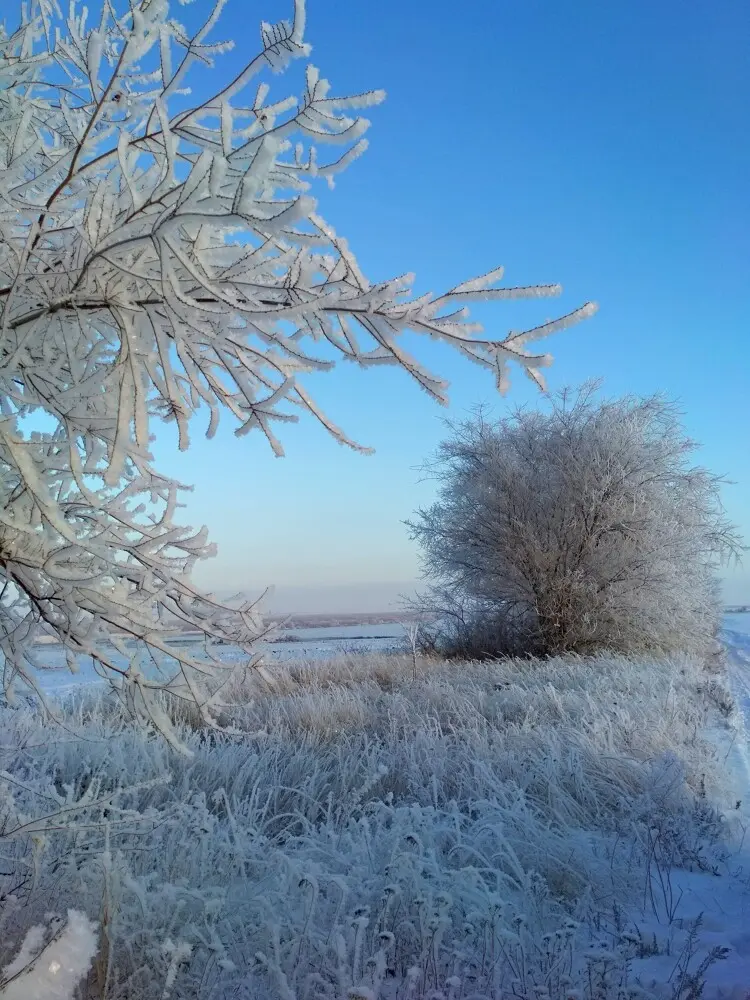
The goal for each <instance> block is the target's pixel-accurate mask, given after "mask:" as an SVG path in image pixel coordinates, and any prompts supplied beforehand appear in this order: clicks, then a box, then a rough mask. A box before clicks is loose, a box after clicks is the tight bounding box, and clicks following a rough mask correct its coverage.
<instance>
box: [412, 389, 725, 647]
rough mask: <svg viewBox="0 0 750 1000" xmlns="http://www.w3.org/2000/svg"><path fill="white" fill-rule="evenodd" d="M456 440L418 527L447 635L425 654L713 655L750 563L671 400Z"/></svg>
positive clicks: (442, 453) (591, 398) (584, 412)
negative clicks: (720, 568) (731, 593)
mask: <svg viewBox="0 0 750 1000" xmlns="http://www.w3.org/2000/svg"><path fill="white" fill-rule="evenodd" d="M594 388H595V387H593V386H591V387H589V388H587V389H584V390H583V391H581V392H580V393H579V394H578V395H577V396H576V397H574V398H572V399H571V398H569V397H568V395H566V394H562V395H560V396H558V397H557V398H554V399H553V400H552V402H551V407H550V409H549V411H548V412H540V411H536V410H524V409H521V410H517V411H516V412H515V413H514V414H513V415H512V416H511V417H510V418H508V419H504V420H501V421H499V422H498V423H494V424H493V423H488V422H486V421H485V420H484V419H483V417H482V415H481V413H480V415H479V416H478V417H477V418H476V419H473V420H470V421H468V422H466V423H463V424H460V425H453V426H452V431H453V433H452V437H450V438H449V439H448V440H447V441H445V442H444V443H443V444H442V445H441V447H440V450H439V453H438V456H437V459H436V461H435V463H434V464H433V465H432V467H431V468H432V471H433V473H434V475H435V477H436V478H437V480H438V482H439V484H440V485H439V493H438V499H437V501H436V502H435V503H434V504H433V505H432V506H431V507H429V508H428V509H426V510H421V511H419V512H418V514H417V518H416V520H415V521H414V522H413V523H411V524H410V527H411V530H412V534H413V537H414V538H416V540H417V541H418V542H419V543H420V545H421V547H422V552H423V556H424V565H425V571H426V576H427V577H428V578H429V579H430V580H432V581H433V586H432V589H430V590H429V591H428V592H427V594H426V595H424V597H423V598H422V600H421V601H420V602H418V605H417V610H418V611H420V612H421V613H425V612H429V613H430V614H431V616H432V618H433V620H435V619H436V620H437V624H431V625H425V626H424V627H423V629H422V642H423V644H424V645H426V646H432V647H433V648H435V649H437V650H438V651H440V652H443V653H447V654H449V655H455V656H459V657H464V656H467V655H471V656H491V655H519V654H522V653H526V654H530V655H555V654H558V653H563V652H571V651H572V652H577V653H583V654H588V653H592V652H595V651H597V650H602V649H610V650H616V651H620V652H627V653H630V652H657V651H658V652H665V651H671V650H675V649H684V650H700V651H701V652H704V651H705V650H707V648H708V646H709V644H710V642H711V639H712V637H713V636H714V635H715V633H716V630H717V628H718V624H719V620H720V613H721V608H720V604H719V596H718V586H717V581H716V578H715V569H716V567H717V565H718V564H719V563H720V562H721V561H722V560H725V559H727V558H730V557H733V556H736V555H738V554H739V552H740V550H741V545H740V541H739V538H738V536H737V534H736V532H735V530H734V528H733V527H732V526H731V525H730V524H729V522H728V521H727V519H726V517H725V515H724V512H723V509H722V506H721V503H720V499H719V488H720V483H721V480H720V479H719V478H718V477H717V476H714V475H712V474H711V473H709V472H707V471H706V470H705V469H703V468H698V467H695V466H692V465H691V464H690V455H691V452H692V451H693V449H694V448H695V445H694V444H693V442H691V441H690V440H689V439H688V438H687V437H686V436H685V433H684V430H683V428H682V427H681V425H680V421H679V419H678V414H677V412H676V410H675V408H674V406H673V405H671V404H670V403H668V402H667V401H666V400H664V399H663V398H661V397H659V396H654V397H650V398H646V399H642V398H637V397H625V398H623V399H616V400H614V401H609V402H600V401H598V400H597V399H596V398H595V394H594Z"/></svg>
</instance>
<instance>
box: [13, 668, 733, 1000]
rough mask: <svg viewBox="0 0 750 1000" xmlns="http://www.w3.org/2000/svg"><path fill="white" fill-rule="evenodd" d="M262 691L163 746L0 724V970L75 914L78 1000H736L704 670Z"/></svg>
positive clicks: (544, 671)
mask: <svg viewBox="0 0 750 1000" xmlns="http://www.w3.org/2000/svg"><path fill="white" fill-rule="evenodd" d="M274 676H275V678H276V684H275V688H274V690H273V691H271V690H270V689H268V688H266V687H264V686H261V685H260V684H259V685H258V686H256V687H253V688H249V687H248V688H247V689H246V690H245V691H244V692H243V699H246V700H247V704H245V705H239V704H233V705H231V706H228V707H227V708H226V709H225V711H224V713H223V718H222V722H223V723H224V724H225V725H226V726H227V727H228V728H229V727H231V728H232V729H233V730H234V732H233V733H226V734H214V733H208V732H207V731H205V730H203V729H200V728H199V727H195V726H193V725H191V724H190V723H191V720H190V719H189V718H188V717H187V716H185V717H184V722H182V723H180V734H181V736H182V738H183V740H184V742H185V744H186V746H187V747H188V749H189V750H190V751H191V754H192V756H190V757H186V756H179V755H177V754H175V753H174V751H172V750H170V748H169V747H168V746H167V745H166V744H165V743H164V742H163V741H161V740H160V739H159V738H156V737H148V736H145V735H144V734H143V732H142V731H138V730H136V729H134V728H132V727H131V726H130V725H129V724H128V723H127V721H125V720H124V718H123V717H122V716H121V714H120V710H119V708H118V707H117V705H116V704H115V703H114V702H112V701H110V700H108V699H107V698H105V697H104V696H103V695H102V694H101V693H96V692H94V691H87V692H86V691H85V692H82V693H79V694H78V695H77V696H76V698H75V700H74V701H69V702H67V703H66V709H65V714H64V727H62V728H55V727H50V725H49V724H48V723H44V722H43V721H42V719H41V718H40V716H39V715H38V714H35V713H34V712H33V711H32V710H30V709H28V708H25V707H23V706H22V707H19V708H10V707H4V708H2V709H1V710H0V711H1V714H2V719H0V728H1V731H2V736H1V737H0V753H1V754H2V756H1V757H0V766H1V767H2V768H3V777H2V785H1V786H0V787H1V794H2V808H3V818H2V827H1V828H0V829H2V841H0V846H1V848H2V858H3V863H2V869H1V871H2V875H0V892H1V893H2V898H3V903H2V907H1V908H0V919H1V920H2V923H3V929H2V936H1V937H0V940H1V941H2V945H1V947H2V949H3V952H2V954H1V955H0V965H5V964H6V963H7V962H8V961H9V960H10V958H11V957H12V956H13V955H14V954H15V952H16V951H17V947H18V945H19V943H20V941H21V939H22V937H23V934H24V933H25V932H26V930H27V929H28V928H29V927H30V926H31V925H33V924H35V923H41V922H44V919H45V915H46V914H48V913H49V912H51V911H54V912H57V913H62V914H64V913H65V911H66V909H67V908H69V907H75V908H77V909H79V910H84V911H85V912H86V913H88V915H89V916H90V917H92V918H93V919H94V920H95V921H96V922H97V924H98V926H99V929H100V950H99V956H98V959H97V963H96V966H95V968H94V970H93V971H92V973H91V976H90V979H89V982H88V984H87V986H86V990H85V991H84V992H82V994H81V995H82V996H86V997H89V996H90V997H103V996H106V997H110V998H112V1000H120V998H128V1000H130V998H135V997H138V998H141V997H143V998H144V1000H150V998H152V997H153V998H158V997H162V996H168V995H169V996H173V997H185V998H189V997H207V998H217V1000H218V998H222V1000H224V998H230V997H231V998H240V997H241V998H248V1000H250V998H259V1000H265V998H277V997H278V998H283V1000H292V998H295V1000H303V998H318V997H320V998H346V997H360V998H364V997H367V998H369V997H380V998H383V1000H386V998H387V1000H390V998H396V997H413V998H426V997H435V998H437V997H440V996H442V997H445V998H449V997H450V998H456V1000H457V998H466V1000H468V998H470V997H471V998H479V997H488V998H492V1000H501V998H503V1000H504V998H506V997H523V998H528V1000H532V998H534V1000H535V998H542V997H552V998H556V1000H562V998H567V997H570V996H582V997H589V998H592V1000H593V998H625V997H631V996H632V997H635V996H652V995H653V996H657V997H670V998H680V1000H684V998H697V997H698V996H700V993H699V992H696V990H697V989H698V986H697V984H698V983H699V982H700V981H702V980H703V979H704V978H705V979H706V980H707V981H708V985H707V987H706V992H705V994H704V995H705V996H706V997H710V996H716V997H718V996H726V997H740V998H742V1000H744V997H745V995H746V994H745V993H744V992H742V988H743V987H745V986H747V985H748V984H749V983H750V955H748V954H747V953H745V954H744V955H743V948H744V949H745V952H750V942H748V938H747V932H746V931H742V930H741V927H742V919H743V915H742V908H743V907H744V906H745V903H746V898H745V896H744V893H745V890H746V886H744V884H743V882H742V876H741V875H740V874H738V869H739V868H740V867H741V856H740V855H738V854H737V850H738V840H737V837H738V833H739V835H740V836H741V832H740V816H741V814H743V812H742V808H740V809H735V808H734V807H735V806H736V805H737V802H736V795H737V793H736V790H735V789H734V788H733V787H732V782H733V781H734V780H735V778H734V777H733V773H734V772H731V771H729V770H728V768H727V764H726V760H725V757H726V755H727V748H732V747H735V748H736V746H737V739H736V737H737V732H736V726H737V725H738V724H739V723H738V719H739V716H738V715H737V714H736V712H735V709H734V708H733V705H732V699H731V695H730V693H729V691H728V690H727V688H726V687H725V683H724V681H723V679H722V675H720V674H716V673H709V672H708V671H707V670H706V668H705V666H704V665H703V664H701V663H699V662H698V661H696V660H691V659H689V658H673V659H670V660H668V661H666V662H632V661H628V660H625V659H622V658H612V657H606V656H603V657H599V658H596V659H590V660H582V659H574V658H568V659H553V660H548V661H546V662H533V661H525V662H520V661H519V662H512V661H507V662H497V663H488V664H482V665H477V664H457V663H451V664H444V663H433V662H429V661H419V662H418V663H417V670H416V675H415V672H414V665H413V663H412V660H411V658H410V657H400V656H383V655H372V656H358V657H350V658H342V659H339V660H336V661H329V662H327V663H322V664H317V665H315V666H312V665H310V666H305V665H282V664H278V665H276V666H275V667H274ZM167 708H168V709H169V710H171V711H173V712H174V711H175V708H174V706H171V707H170V706H167ZM178 717H179V713H178ZM45 817H49V818H48V819H46V818H45ZM745 878H746V876H745ZM717 900H718V901H719V903H718V911H717V907H716V906H715V905H713V903H712V901H717ZM703 904H705V905H703ZM738 907H739V908H740V909H739V910H738ZM727 910H728V913H727V912H725V911H727ZM701 911H704V917H703V920H702V922H700V921H699V922H698V923H696V919H697V918H698V917H699V914H700V913H701ZM716 912H720V913H724V919H723V922H722V921H721V920H718V919H717V917H716ZM705 913H708V915H709V917H710V919H707V917H706V916H705ZM743 935H744V937H743ZM743 942H744V943H743ZM725 947H726V948H729V949H731V951H730V952H729V953H728V954H727V955H725V953H724V952H722V951H720V950H714V951H713V952H712V949H722V948H725ZM701 963H703V965H704V966H705V965H707V966H708V967H707V968H705V969H704V970H703V972H699V974H698V976H697V978H695V981H694V982H693V980H692V979H691V978H690V977H691V976H693V975H694V974H695V973H696V972H697V970H699V968H700V967H701ZM745 976H747V978H744V979H743V977H745ZM170 983H171V984H172V985H171V986H170ZM691 983H692V984H693V985H691ZM720 986H722V988H723V989H724V990H725V992H723V993H719V992H717V991H718V989H719V987H720ZM165 989H166V992H164V991H165ZM639 990H641V992H639ZM691 990H692V992H691ZM712 990H713V992H711V991H712ZM86 991H87V992H86ZM170 991H171V992H170ZM643 991H645V992H643ZM11 995H12V994H11ZM20 995H21V994H19V996H20Z"/></svg>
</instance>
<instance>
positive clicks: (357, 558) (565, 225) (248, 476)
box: [155, 0, 750, 611]
mask: <svg viewBox="0 0 750 1000" xmlns="http://www.w3.org/2000/svg"><path fill="white" fill-rule="evenodd" d="M205 6H206V3H205V0H197V2H196V4H195V7H196V8H201V9H205ZM289 8H291V0H289V2H286V0H254V2H253V3H244V2H243V0H229V3H228V5H227V8H226V13H225V15H224V17H223V19H222V22H221V27H220V29H219V30H218V31H217V37H221V38H225V37H233V38H234V39H235V40H237V41H238V43H239V45H238V48H239V50H240V51H239V52H238V53H233V54H231V55H230V56H229V57H227V58H226V59H225V60H223V61H222V60H220V61H219V67H220V69H219V71H220V72H225V71H226V72H230V71H231V69H232V68H233V67H235V66H236V64H237V62H238V61H239V58H240V56H241V55H242V54H246V53H247V51H253V50H254V48H255V44H256V41H255V40H256V38H257V22H259V21H260V20H261V19H264V20H275V19H278V18H279V17H281V16H285V15H286V14H287V13H288V10H289ZM184 10H187V11H189V10H190V8H184V9H183V8H179V9H178V10H177V16H179V17H183V12H184ZM458 10H460V12H461V16H459V14H458V13H457V11H458ZM467 11H468V12H469V14H468V15H467V14H466V12H467ZM185 16H186V15H185ZM191 16H192V15H191ZM307 37H308V40H309V41H310V42H311V43H312V45H313V52H312V56H311V61H312V62H313V63H315V65H317V66H319V67H320V69H321V72H322V75H324V76H326V77H328V78H329V79H330V80H331V82H332V85H333V89H334V91H335V92H338V93H352V92H359V91H362V90H365V89H370V88H378V87H383V88H385V89H386V91H387V92H388V99H387V101H386V102H385V104H383V105H382V106H381V107H379V108H376V109H373V110H372V111H370V112H368V117H370V118H371V119H372V122H373V125H372V128H371V129H370V132H369V134H368V138H369V140H370V144H371V145H370V149H369V151H368V152H367V153H366V155H365V156H364V157H363V158H362V159H360V160H359V161H357V162H356V163H355V164H354V165H353V166H352V167H351V168H350V169H349V170H348V171H347V172H346V173H345V174H343V175H341V176H340V177H339V178H338V180H337V187H336V189H335V190H334V191H332V192H329V191H328V190H327V189H326V188H325V187H324V186H323V185H321V186H320V189H316V191H315V192H314V193H315V194H316V195H317V196H318V197H319V199H320V211H321V212H322V214H324V215H325V216H326V217H327V218H329V220H330V221H331V222H332V223H333V225H334V226H335V227H336V228H337V230H338V231H339V232H340V233H341V234H343V235H345V236H346V237H347V238H348V240H349V242H350V245H351V247H352V249H353V250H354V251H355V253H356V254H357V256H358V258H359V261H360V264H361V266H362V268H363V270H364V271H365V273H366V274H367V275H368V277H370V278H373V279H379V278H384V277H389V276H394V275H397V274H401V273H402V272H404V271H414V272H416V274H417V289H418V290H419V291H426V290H430V289H432V290H435V291H442V290H445V289H446V288H448V287H450V286H451V285H453V284H455V283H456V282H458V281H460V280H463V279H465V278H467V277H470V276H472V275H474V274H479V273H482V272H484V271H486V270H488V269H489V268H491V267H494V266H496V265H497V264H504V265H505V267H506V279H507V282H508V283H509V284H533V283H537V282H540V283H549V282H557V281H559V282H561V283H562V284H563V286H564V295H563V297H562V299H561V300H559V301H557V302H554V303H549V302H547V303H533V302H531V303H525V304H520V305H518V306H513V307H512V308H508V307H507V306H505V305H503V304H497V305H495V306H492V307H486V308H483V309H482V310H481V319H482V320H483V322H485V324H486V328H487V331H488V332H489V333H491V334H492V335H503V334H504V333H505V332H507V330H508V329H509V328H511V327H514V326H515V327H517V326H518V325H520V324H521V323H524V324H529V325H530V324H532V323H534V322H538V321H541V320H543V319H546V318H548V317H550V316H551V315H553V314H554V315H557V314H559V313H562V312H565V311H568V309H571V308H573V307H575V306H577V305H580V304H582V303H583V302H584V301H586V300H587V299H595V300H596V301H597V302H598V303H599V306H600V312H599V314H598V315H597V316H596V317H595V318H594V319H593V320H588V321H587V322H586V323H584V324H582V325H580V326H577V327H574V328H573V329H571V330H569V331H566V332H563V333H560V334H557V335H556V336H555V337H554V338H553V339H551V340H550V341H549V342H548V344H547V345H545V349H549V350H551V351H552V353H553V354H554V356H555V364H554V366H553V367H552V369H550V370H549V373H548V374H549V383H550V387H551V388H552V389H559V388H561V387H563V386H566V385H577V384H580V383H581V382H583V381H585V380H587V379H590V378H597V377H600V378H601V379H602V380H603V392H604V393H605V394H607V395H619V394H622V393H626V392H634V393H644V394H645V393H652V392H654V391H664V392H666V393H668V394H669V395H670V396H671V397H674V398H676V399H677V400H679V402H680V404H681V406H682V408H683V410H684V413H685V423H686V426H687V428H688V430H689V432H690V434H691V435H692V436H693V437H695V438H696V439H697V440H699V441H700V442H701V443H702V445H703V447H702V449H701V451H700V453H699V459H700V461H701V462H702V463H703V464H706V465H708V466H709V467H710V468H711V469H713V470H714V471H716V472H721V473H724V474H726V475H727V476H728V478H729V479H732V480H734V481H735V483H736V485H734V486H731V487H730V486H727V487H726V489H725V491H724V497H725V503H726V507H727V509H728V511H729V513H730V515H731V517H732V518H733V519H734V520H735V521H736V522H737V523H738V524H739V525H740V526H741V528H742V530H743V532H744V533H745V535H746V536H748V537H750V442H749V441H748V427H749V426H750V400H749V398H748V392H747V383H748V374H749V371H750V346H749V345H748V334H749V333H750V319H749V318H748V317H750V308H749V307H750V194H749V193H748V177H749V176H750V137H749V136H748V128H747V126H748V120H750V119H749V117H748V112H749V111H750V107H749V105H750V59H748V42H750V7H749V6H748V5H747V4H746V3H745V2H744V0H726V2H724V3H722V4H715V5H708V6H707V5H705V4H700V5H699V4H697V3H692V2H685V0H680V2H678V0H661V2H659V3H653V2H650V0H629V2H628V3H624V2H621V0H616V2H612V3H607V4H602V3H600V2H595V0H579V2H578V3H576V4H565V5H563V4H553V3H550V2H549V0H547V2H543V0H528V2H526V3H524V4H510V3H506V2H505V0H472V2H471V3H470V4H465V5H462V6H461V7H460V8H456V6H455V5H454V4H451V3H448V2H447V0H434V2H433V3H431V4H429V5H422V4H409V5H404V4H403V3H401V2H397V0H380V2H379V3H377V4H366V3H357V2H351V3H346V4H344V3H330V2H324V0H309V2H308V29H307ZM246 40H247V41H246ZM222 62H223V63H224V66H222ZM294 82H295V84H296V83H297V82H298V78H297V77H296V76H295V78H294ZM290 83H291V81H289V82H288V81H287V78H285V77H283V76H282V77H278V78H274V79H273V80H272V84H273V87H274V88H275V90H274V92H275V93H276V94H277V95H278V96H282V95H285V94H286V93H287V92H288V91H289V90H290ZM553 310H554V312H553ZM409 346H410V348H413V350H414V353H416V354H418V355H419V357H420V358H421V359H422V360H423V361H425V362H426V363H428V364H429V365H431V366H432V367H433V368H434V369H435V370H437V371H438V372H439V373H441V374H442V375H444V376H446V377H448V378H449V379H450V381H451V383H452V392H451V398H452V407H451V410H450V411H449V412H447V413H446V412H445V411H442V410H440V409H439V408H438V407H437V406H436V405H435V404H434V403H432V402H431V401H430V400H429V399H428V398H427V397H426V395H424V394H423V393H422V392H420V391H419V389H418V388H417V386H416V385H414V384H410V383H409V380H408V378H407V377H406V376H405V375H404V374H403V373H401V372H398V371H394V370H389V369H383V368H380V369H374V370H370V371H366V372H361V371H359V370H357V369H354V368H343V369H342V370H341V371H339V372H337V373H335V374H320V375H317V376H311V377H310V378H308V380H307V382H306V385H307V386H308V388H310V389H311V391H312V392H313V394H314V395H315V396H316V398H317V399H318V401H319V402H320V403H322V404H323V406H324V408H326V409H327V411H328V413H329V415H330V416H331V417H332V418H333V419H334V421H335V422H336V423H338V424H339V425H341V426H343V428H344V429H345V430H346V431H347V432H348V433H349V434H350V435H351V436H353V437H354V438H356V439H357V440H359V441H361V442H362V443H363V444H367V445H372V446H374V447H375V448H376V449H377V451H376V454H375V455H374V456H372V457H363V456H361V455H359V454H356V453H354V452H350V451H347V450H345V449H343V448H341V447H340V446H338V445H337V444H336V443H335V442H334V441H333V440H331V439H329V438H328V437H327V436H326V435H325V433H324V432H323V431H322V430H321V429H320V428H319V427H318V426H315V425H313V424H312V423H311V422H309V421H303V422H301V423H300V424H299V425H298V426H296V427H294V426H290V427H288V428H282V431H283V435H282V436H283V441H284V444H285V446H286V451H287V457H286V458H285V459H283V460H277V459H274V458H273V457H272V456H271V455H270V453H269V451H268V448H267V445H266V444H265V442H264V441H263V440H261V438H260V437H259V436H254V435H250V436H249V437H245V438H240V439H237V438H235V437H234V436H233V434H232V427H231V426H230V424H229V421H225V424H224V426H223V428H222V429H221V430H220V432H219V435H218V436H217V438H216V439H215V440H213V441H211V442H206V441H205V440H204V439H203V438H202V436H201V435H202V430H203V427H202V426H201V425H200V420H199V421H197V422H196V423H195V426H194V446H193V448H192V449H191V450H190V451H189V452H188V453H187V454H184V455H177V454H176V452H175V449H174V439H173V437H172V434H171V431H169V430H168V431H166V432H164V433H160V435H159V439H158V441H157V445H156V449H155V451H156V455H157V459H158V463H157V464H159V463H160V464H161V466H162V467H164V468H165V470H167V471H171V472H174V473H175V474H176V475H177V476H178V478H180V479H181V480H182V481H183V482H186V483H193V484H194V485H195V489H194V492H193V493H192V494H191V495H190V496H189V498H187V511H186V512H185V514H184V519H185V520H187V521H188V522H189V523H192V524H194V525H199V524H203V523H205V524H207V525H208V526H209V529H210V534H211V537H212V538H213V539H214V540H215V541H216V542H217V543H218V547H219V555H218V557H217V558H216V559H214V560H212V561H211V562H207V563H204V564H202V565H201V566H200V567H199V569H198V571H197V573H196V580H197V581H198V582H199V583H200V584H202V585H203V586H206V587H209V588H211V589H215V590H219V591H222V592H226V591H231V590H255V589H260V588H261V587H263V586H265V585H266V584H276V585H277V588H278V592H277V597H276V599H275V606H276V607H277V608H278V609H279V610H300V611H304V610H321V611H324V610H341V611H346V610H376V609H380V608H382V607H384V602H390V601H391V600H393V599H394V598H395V596H396V595H397V594H398V593H399V592H404V591H407V590H410V589H411V587H412V586H413V582H414V581H415V580H416V578H417V577H418V572H419V570H418V557H417V552H416V550H415V548H414V546H413V545H412V543H411V542H410V541H409V539H408V534H407V531H406V529H405V528H404V526H403V523H402V522H403V521H404V519H406V518H408V517H409V516H410V515H411V513H412V512H413V510H414V509H415V507H417V506H419V505H420V504H426V503H428V502H429V500H430V498H431V496H432V486H431V485H430V484H429V483H425V482H419V473H418V471H417V467H418V465H419V464H420V462H421V461H422V460H423V459H424V458H425V457H426V456H427V455H429V453H430V452H432V451H433V450H434V448H435V446H436V445H437V443H438V441H439V440H440V437H441V434H442V433H443V427H442V424H441V418H442V417H444V416H453V417H460V416H462V415H465V414H466V412H467V411H468V410H469V409H470V408H471V407H472V406H474V405H475V404H477V403H479V402H484V403H487V404H490V406H491V407H492V409H493V412H494V413H496V414H498V415H499V414H502V413H503V412H506V408H507V407H509V406H511V405H513V404H515V403H521V402H531V401H532V400H533V399H534V395H535V390H534V389H533V387H532V386H531V385H530V384H529V383H528V382H527V381H526V380H525V379H524V377H523V375H522V374H521V373H520V371H515V372H514V373H513V374H514V376H515V378H514V382H513V386H512V389H511V392H510V394H509V396H508V398H507V399H505V400H503V399H501V398H499V397H497V395H496V393H495V392H494V389H493V386H492V383H491V379H490V377H489V375H488V374H487V373H485V372H483V371H482V370H480V369H478V368H475V367H474V366H471V365H470V364H469V363H468V362H464V361H462V360H460V359H459V358H458V357H456V356H455V355H454V354H453V353H452V352H450V351H449V350H447V349H446V348H443V347H439V346H436V345H434V344H430V343H419V342H417V341H416V339H415V342H414V343H413V344H410V345H409ZM726 598H727V600H728V601H732V602H735V601H742V600H746V601H749V602H750V571H749V570H748V567H746V568H745V569H744V570H741V571H737V572H735V573H733V574H732V576H731V578H730V582H729V585H728V587H727V589H726ZM355 605H356V606H355Z"/></svg>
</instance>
